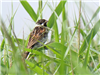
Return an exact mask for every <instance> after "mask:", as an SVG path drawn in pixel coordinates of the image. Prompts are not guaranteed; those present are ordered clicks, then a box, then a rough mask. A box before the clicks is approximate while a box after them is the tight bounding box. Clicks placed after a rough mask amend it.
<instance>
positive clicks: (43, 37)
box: [24, 19, 49, 58]
mask: <svg viewBox="0 0 100 75" xmlns="http://www.w3.org/2000/svg"><path fill="white" fill-rule="evenodd" d="M47 22H48V21H47V20H45V19H40V20H38V21H37V22H36V24H37V25H38V26H36V27H35V28H34V29H33V31H32V32H31V33H30V37H29V41H28V45H27V48H29V49H33V48H38V47H40V46H42V44H41V43H45V42H46V41H47V38H48V32H49V30H48V28H47ZM28 55H29V52H28V51H26V52H25V53H24V58H27V56H28Z"/></svg>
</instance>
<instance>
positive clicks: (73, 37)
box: [0, 0, 100, 75]
mask: <svg viewBox="0 0 100 75" xmlns="http://www.w3.org/2000/svg"><path fill="white" fill-rule="evenodd" d="M20 3H21V5H22V6H23V7H24V9H25V10H26V11H27V13H28V14H29V15H30V17H31V18H32V19H33V21H34V22H36V21H37V20H38V18H42V17H43V15H42V11H43V9H44V7H45V6H46V5H48V7H49V8H50V10H51V11H52V14H51V16H50V18H49V21H48V27H49V28H51V32H52V33H51V36H52V37H51V41H53V42H50V43H48V44H46V45H44V44H43V46H42V47H39V48H37V49H27V48H26V46H27V44H28V39H29V38H27V40H24V39H20V38H17V36H16V35H14V33H13V29H12V28H11V26H12V24H13V19H14V16H15V15H16V13H17V11H18V10H16V11H15V13H14V14H12V17H11V19H10V24H9V28H7V27H6V25H5V24H4V22H3V20H1V33H2V35H3V40H2V43H1V45H0V52H1V75H35V74H36V75H40V74H41V75H83V74H84V75H92V74H99V73H100V71H99V68H100V64H99V63H100V44H99V43H97V41H98V42H100V40H99V39H97V38H98V37H100V30H99V29H100V20H99V19H98V21H97V22H96V23H92V21H93V19H95V17H96V16H97V15H98V14H99V12H100V11H99V9H100V7H98V9H97V10H96V11H95V13H94V14H93V16H92V18H91V19H90V20H89V21H88V23H87V21H86V20H85V19H86V18H84V15H83V14H81V16H80V19H81V22H82V23H83V26H84V28H86V27H88V26H89V24H92V25H93V26H92V27H90V28H86V29H83V28H80V32H79V33H80V34H81V36H82V39H81V40H80V49H79V50H78V43H77V39H78V38H79V37H77V35H78V34H77V31H78V23H79V22H78V21H79V20H77V19H76V18H75V19H74V22H75V28H74V27H73V28H74V30H73V31H72V30H71V29H72V27H70V26H71V25H70V23H69V20H68V17H67V13H68V11H67V4H68V2H67V1H63V0H61V1H60V2H59V3H58V5H57V6H56V7H55V8H52V6H51V5H50V4H48V1H47V2H45V5H44V6H43V2H42V1H41V0H40V1H39V3H38V4H39V5H38V10H37V13H35V11H34V9H33V8H32V7H31V5H30V4H29V3H28V2H27V1H26V0H24V1H22V0H20ZM17 9H18V8H17ZM82 10H84V9H83V8H82ZM81 13H82V12H81ZM85 14H86V13H85ZM60 15H61V16H62V21H60V19H59V18H60V17H59V16H60ZM75 16H76V15H75ZM57 20H58V21H59V22H60V24H61V33H59V29H58V25H59V24H58V22H57ZM7 31H9V33H8V32H7ZM12 33H13V34H12ZM87 33H88V34H87ZM95 36H96V37H95ZM94 37H95V38H96V39H94ZM24 51H28V52H31V54H33V55H30V56H29V59H25V60H24V58H23V54H22V53H23V52H24ZM33 56H34V59H33Z"/></svg>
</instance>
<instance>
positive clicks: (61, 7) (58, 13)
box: [47, 1, 66, 28]
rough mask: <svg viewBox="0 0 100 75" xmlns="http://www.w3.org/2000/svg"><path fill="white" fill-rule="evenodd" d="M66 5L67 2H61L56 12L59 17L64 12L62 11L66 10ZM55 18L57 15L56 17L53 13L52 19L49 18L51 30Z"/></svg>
mask: <svg viewBox="0 0 100 75" xmlns="http://www.w3.org/2000/svg"><path fill="white" fill-rule="evenodd" d="M65 3H66V1H61V2H60V3H59V4H58V6H57V7H56V9H55V10H54V11H55V12H56V14H57V15H58V16H59V15H60V14H61V12H62V10H63V8H64V6H65ZM55 16H56V15H55V13H54V12H53V13H52V15H51V16H50V18H49V22H48V24H47V26H48V27H50V28H51V27H52V26H53V24H54V18H55ZM56 19H57V18H56ZM56 19H55V20H56Z"/></svg>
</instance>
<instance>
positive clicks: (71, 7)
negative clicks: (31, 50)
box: [0, 0, 100, 42]
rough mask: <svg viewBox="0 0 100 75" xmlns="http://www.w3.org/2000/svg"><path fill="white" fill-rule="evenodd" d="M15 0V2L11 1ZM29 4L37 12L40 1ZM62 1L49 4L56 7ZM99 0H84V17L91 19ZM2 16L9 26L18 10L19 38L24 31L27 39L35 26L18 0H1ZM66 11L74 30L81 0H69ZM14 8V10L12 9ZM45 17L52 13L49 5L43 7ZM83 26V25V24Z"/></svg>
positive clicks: (16, 26)
mask: <svg viewBox="0 0 100 75" xmlns="http://www.w3.org/2000/svg"><path fill="white" fill-rule="evenodd" d="M12 1H13V3H11V2H12ZM27 1H28V2H29V4H30V5H31V6H32V8H33V9H34V11H35V12H37V9H38V1H37V0H34V1H32V0H27ZM45 2H47V0H43V6H44V4H45ZM59 2H60V0H48V4H50V5H51V6H52V8H53V9H54V8H55V7H56V6H57V4H58V3H59ZM99 4H100V2H99V0H82V8H84V10H82V14H83V15H84V17H86V18H87V19H86V21H89V20H90V19H91V18H92V15H93V14H94V12H95V11H96V10H97V8H98V7H99ZM0 5H1V10H0V11H1V16H2V19H3V20H4V22H5V25H6V26H7V27H8V26H9V23H10V22H9V21H10V17H11V15H12V13H14V12H15V11H16V10H17V12H16V15H15V16H14V31H15V34H16V35H17V37H18V38H23V31H24V36H25V39H27V36H28V35H29V33H30V30H32V29H33V28H34V27H35V22H34V21H33V20H32V18H31V17H30V16H29V14H28V13H27V12H26V10H25V9H24V8H23V6H22V5H21V4H20V2H19V1H18V0H1V4H0ZM65 7H67V8H66V11H67V12H68V13H67V16H68V19H69V23H70V26H71V27H72V31H73V30H74V26H75V25H74V19H75V18H76V19H77V20H78V18H79V0H76V1H75V0H67V4H66V6H65ZM12 9H13V11H12ZM42 13H43V18H44V19H46V20H49V18H50V15H51V14H52V11H51V9H50V8H49V6H48V5H46V6H45V8H44V9H43V12H42ZM59 19H60V20H62V18H61V15H60V16H59ZM97 19H99V15H98V16H97V17H96V18H95V19H94V20H93V22H94V23H96V22H97ZM57 22H58V29H59V33H61V23H59V20H57ZM81 27H83V26H82V25H81ZM0 36H1V37H0V42H1V41H2V39H3V37H2V34H1V32H0Z"/></svg>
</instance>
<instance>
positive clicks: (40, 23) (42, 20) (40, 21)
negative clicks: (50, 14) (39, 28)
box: [36, 19, 48, 27]
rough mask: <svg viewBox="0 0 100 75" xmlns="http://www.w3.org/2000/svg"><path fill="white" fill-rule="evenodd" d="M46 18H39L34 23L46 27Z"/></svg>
mask: <svg viewBox="0 0 100 75" xmlns="http://www.w3.org/2000/svg"><path fill="white" fill-rule="evenodd" d="M47 22H48V21H47V20H45V19H40V20H38V21H37V22H36V24H38V25H43V26H46V27H47Z"/></svg>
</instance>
